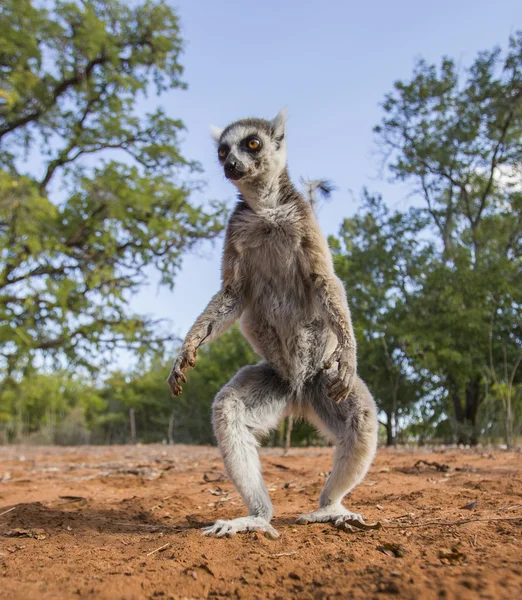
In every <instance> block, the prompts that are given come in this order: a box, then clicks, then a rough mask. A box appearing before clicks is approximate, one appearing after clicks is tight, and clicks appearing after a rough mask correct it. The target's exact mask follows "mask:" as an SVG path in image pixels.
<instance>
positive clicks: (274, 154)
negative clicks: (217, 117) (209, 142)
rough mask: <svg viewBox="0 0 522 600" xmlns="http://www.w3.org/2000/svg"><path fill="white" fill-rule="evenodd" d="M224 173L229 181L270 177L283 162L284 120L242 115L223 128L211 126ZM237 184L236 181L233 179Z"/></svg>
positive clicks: (275, 174) (284, 160)
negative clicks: (245, 117)
mask: <svg viewBox="0 0 522 600" xmlns="http://www.w3.org/2000/svg"><path fill="white" fill-rule="evenodd" d="M213 136H214V139H215V141H216V143H217V146H218V148H217V153H218V159H219V162H220V164H221V165H222V166H223V170H224V173H225V177H226V178H227V179H229V180H231V181H232V182H233V183H235V182H239V181H248V180H251V181H253V180H257V181H259V180H263V179H267V180H269V179H271V178H273V177H274V176H277V175H278V174H279V173H280V172H281V171H282V169H283V168H284V166H285V164H286V143H285V141H286V140H285V120H284V114H282V113H279V114H278V116H277V117H276V118H275V119H274V120H273V121H265V120H264V119H242V120H240V121H236V122H234V123H232V124H231V125H229V126H228V127H226V128H225V129H224V130H217V129H214V130H213ZM236 185H238V183H236Z"/></svg>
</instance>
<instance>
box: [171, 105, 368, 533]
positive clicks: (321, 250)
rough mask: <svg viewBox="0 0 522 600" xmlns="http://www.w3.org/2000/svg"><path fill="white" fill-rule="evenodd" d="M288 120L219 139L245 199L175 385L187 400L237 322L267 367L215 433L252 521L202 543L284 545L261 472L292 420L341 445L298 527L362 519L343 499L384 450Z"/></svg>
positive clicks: (227, 526) (250, 123) (220, 134)
mask: <svg viewBox="0 0 522 600" xmlns="http://www.w3.org/2000/svg"><path fill="white" fill-rule="evenodd" d="M285 122H286V115H285V112H284V111H281V112H280V113H279V114H278V115H277V116H276V118H275V119H274V120H273V121H266V120H264V119H243V120H240V121H236V122H235V123H232V124H231V125H229V126H228V127H226V128H225V129H223V130H219V129H216V128H213V132H212V133H213V137H214V139H215V141H216V143H217V146H218V157H219V161H220V163H221V165H222V166H223V169H224V172H225V176H226V177H227V178H228V179H229V180H230V181H232V183H234V185H235V186H236V187H237V189H238V190H239V202H238V204H237V205H236V208H235V210H234V212H233V214H232V215H231V218H230V220H229V223H228V227H227V232H226V239H225V247H224V254H223V262H222V287H221V290H220V291H219V292H218V293H217V294H216V295H215V296H214V297H213V298H212V300H211V301H210V303H209V305H208V306H207V308H206V309H205V310H204V312H203V313H202V314H201V315H200V316H199V317H198V319H197V320H196V322H195V323H194V325H193V327H192V328H191V330H190V331H189V333H188V335H187V337H186V339H185V341H184V343H183V346H182V349H181V352H180V355H179V357H178V358H177V360H176V361H175V363H174V366H173V368H172V372H171V374H170V376H169V378H168V383H169V385H170V388H171V390H172V393H173V394H174V395H177V394H180V393H181V383H182V382H185V381H186V377H185V372H186V370H187V368H188V367H189V366H190V367H193V366H194V365H195V364H196V351H197V349H198V348H199V347H200V346H201V345H202V344H203V343H207V342H210V341H211V340H213V339H215V338H217V337H218V336H219V335H221V334H222V333H223V332H224V331H226V330H227V329H228V328H229V327H230V326H231V325H232V324H233V323H234V321H236V319H240V324H241V329H242V331H243V334H244V336H245V337H246V338H247V340H248V341H249V342H250V344H251V345H252V347H253V348H254V350H255V351H256V352H257V353H258V354H259V355H260V356H261V357H262V358H263V360H262V361H261V362H260V363H258V364H257V365H254V366H247V367H244V368H242V369H241V370H240V371H239V372H238V373H237V374H236V376H235V377H234V378H233V379H232V380H231V381H230V382H229V383H228V384H226V385H225V387H223V389H222V390H221V391H220V392H219V393H218V394H217V396H216V398H215V400H214V404H213V425H214V431H215V434H216V438H217V441H218V444H219V448H220V451H221V454H222V456H223V461H224V463H225V467H226V470H227V472H228V475H229V477H230V479H231V480H232V481H233V483H234V484H235V486H236V488H237V489H238V491H239V493H240V494H241V496H242V498H243V500H244V502H245V504H246V505H247V507H248V516H247V517H241V518H238V519H232V520H230V521H222V520H219V521H217V522H216V523H215V524H214V525H213V526H212V527H209V528H207V529H206V531H205V533H206V534H207V535H208V534H215V535H217V536H218V537H222V536H230V535H234V534H235V533H238V532H241V531H253V530H261V531H264V532H265V533H266V534H267V535H268V536H272V537H277V536H278V535H279V534H278V533H277V531H276V530H275V529H274V528H273V527H272V525H270V520H271V518H272V515H273V508H272V503H271V501H270V498H269V495H268V491H267V488H266V486H265V483H264V481H263V477H262V473H261V464H260V461H259V456H258V451H257V448H258V445H259V443H258V439H259V438H260V437H261V436H262V435H264V434H266V433H267V432H268V431H269V430H270V429H272V428H274V427H276V426H277V424H278V423H279V421H280V420H281V419H282V418H283V417H284V416H285V415H288V414H293V415H300V416H303V417H305V418H307V419H308V420H310V421H311V422H312V423H314V424H315V425H316V426H317V427H318V428H319V429H320V430H321V431H322V432H324V433H325V434H326V435H327V436H328V437H329V438H331V439H333V440H334V441H335V442H336V449H335V456H334V464H333V470H332V473H331V474H330V476H329V478H328V480H327V482H326V485H325V486H324V489H323V491H322V493H321V496H320V499H319V509H318V510H316V511H315V512H312V513H311V514H305V515H302V516H301V517H299V519H298V520H297V522H300V523H313V522H327V521H331V522H333V523H335V524H336V525H337V526H343V524H344V525H346V522H347V521H349V520H351V519H359V520H362V519H361V516H360V515H358V514H355V513H352V512H349V511H348V510H346V509H345V508H344V507H343V505H342V504H341V500H342V498H343V497H344V496H345V494H347V493H348V492H349V491H350V490H351V489H352V488H353V487H354V486H355V485H357V484H358V483H359V482H360V481H361V480H362V479H363V478H364V476H365V475H366V472H367V471H368V468H369V467H370V464H371V462H372V460H373V457H374V455H375V451H376V446H377V413H376V408H375V403H374V401H373V398H372V396H371V394H370V392H369V391H368V388H367V387H366V385H365V384H364V382H363V381H361V379H359V378H358V377H357V375H356V346H355V338H354V334H353V329H352V323H351V317H350V311H349V308H348V303H347V300H346V294H345V291H344V288H343V286H342V284H341V281H340V280H339V279H338V278H337V277H336V275H335V273H334V269H333V264H332V259H331V255H330V251H329V249H328V245H327V242H326V239H325V237H324V236H323V234H322V233H321V231H320V229H319V226H318V224H317V221H316V219H315V216H314V214H313V211H312V209H311V207H310V204H309V203H308V202H307V201H306V200H305V199H304V198H303V197H302V196H301V195H300V194H299V193H298V192H297V190H296V189H295V187H294V186H293V184H292V183H291V181H290V179H289V176H288V172H287V169H286V136H285Z"/></svg>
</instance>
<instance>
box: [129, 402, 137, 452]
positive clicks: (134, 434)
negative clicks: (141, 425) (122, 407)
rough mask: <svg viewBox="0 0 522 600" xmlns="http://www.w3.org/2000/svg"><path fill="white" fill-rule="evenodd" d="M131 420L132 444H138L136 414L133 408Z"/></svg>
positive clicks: (130, 415)
mask: <svg viewBox="0 0 522 600" xmlns="http://www.w3.org/2000/svg"><path fill="white" fill-rule="evenodd" d="M129 419H130V442H131V444H135V443H136V414H135V411H134V409H133V408H131V409H130V410H129Z"/></svg>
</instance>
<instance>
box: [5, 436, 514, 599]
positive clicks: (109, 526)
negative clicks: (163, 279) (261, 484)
mask: <svg viewBox="0 0 522 600" xmlns="http://www.w3.org/2000/svg"><path fill="white" fill-rule="evenodd" d="M262 454H263V466H264V472H265V477H266V480H267V483H268V486H269V488H270V490H271V495H272V499H273V501H274V505H275V509H276V515H277V516H276V518H275V519H274V525H275V527H276V528H277V529H278V530H279V531H280V532H281V534H282V535H281V538H280V539H278V540H275V541H273V540H269V539H267V538H265V537H264V536H263V535H260V534H257V533H249V534H242V535H238V536H236V537H234V538H231V539H209V538H205V537H203V536H202V535H201V531H199V529H198V528H199V527H200V525H201V524H202V523H206V522H211V521H214V520H215V519H217V518H232V517H236V516H240V515H242V514H244V509H243V506H242V503H241V501H240V499H239V498H238V495H237V493H236V492H235V490H234V488H233V486H232V484H231V483H230V482H229V481H227V480H226V479H225V478H224V476H223V466H222V463H221V460H220V457H219V454H218V452H217V451H216V450H215V449H214V448H206V447H188V446H170V447H166V446H133V447H129V446H113V447H77V448H34V447H0V597H1V598H2V600H11V599H18V598H20V599H23V600H33V599H42V600H47V599H51V598H52V599H62V598H89V599H99V598H100V599H106V598H111V599H123V598H125V599H128V600H131V599H138V598H152V599H165V600H167V599H168V598H172V599H176V600H177V599H182V598H198V599H199V598H210V599H212V598H221V597H227V598H248V599H250V598H253V599H256V598H260V599H264V598H270V599H285V598H299V599H305V600H306V599H317V600H326V599H328V598H385V597H391V596H394V597H397V598H405V599H409V598H422V600H427V599H430V598H443V599H451V598H455V599H463V600H467V599H470V600H471V599H475V598H509V599H510V600H516V599H518V598H522V544H521V534H522V454H521V453H517V452H503V451H500V450H498V449H497V450H492V449H484V448H483V449H480V450H457V449H445V450H444V449H439V450H431V451H419V450H414V451H412V450H405V449H402V450H401V449H399V450H380V451H379V453H378V455H377V458H376V460H375V462H374V465H373V467H372V469H371V471H370V473H369V474H368V476H367V478H366V480H365V481H364V482H363V483H362V484H361V485H360V486H359V487H358V488H356V490H355V491H354V492H353V494H352V495H351V497H350V498H349V499H348V501H347V505H348V506H349V507H350V508H353V509H354V510H357V511H360V512H362V513H363V515H364V517H365V518H366V520H367V522H374V521H381V522H382V525H383V528H382V529H381V530H379V531H370V532H361V533H348V532H345V531H339V530H337V529H335V528H334V527H333V526H331V525H324V524H316V525H307V526H298V525H295V524H294V523H293V520H294V519H295V517H296V516H298V515H299V514H300V513H301V512H303V511H310V510H311V509H312V508H314V506H315V504H316V501H317V498H318V494H319V491H320V489H321V487H322V485H323V483H324V480H325V477H326V475H327V471H328V470H329V469H330V464H331V454H332V452H331V449H330V448H310V449H294V450H291V451H290V453H289V455H288V456H286V457H285V456H283V455H282V452H281V450H279V449H266V450H263V452H262ZM419 459H423V460H426V461H436V462H437V463H439V464H440V465H441V468H443V469H445V467H444V466H443V465H447V466H448V470H446V471H444V470H437V469H436V467H434V466H429V465H425V464H421V465H419V466H417V467H414V465H415V463H416V461H417V460H419ZM473 502H476V505H475V506H474V507H472V508H463V507H464V506H465V505H469V504H470V503H473ZM9 509H12V510H9ZM7 511H8V512H7ZM2 513H3V514H2Z"/></svg>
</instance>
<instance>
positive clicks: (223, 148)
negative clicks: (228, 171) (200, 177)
mask: <svg viewBox="0 0 522 600" xmlns="http://www.w3.org/2000/svg"><path fill="white" fill-rule="evenodd" d="M227 154H228V148H227V146H221V148H219V149H218V156H219V158H225V156H226V155H227Z"/></svg>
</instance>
